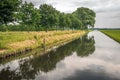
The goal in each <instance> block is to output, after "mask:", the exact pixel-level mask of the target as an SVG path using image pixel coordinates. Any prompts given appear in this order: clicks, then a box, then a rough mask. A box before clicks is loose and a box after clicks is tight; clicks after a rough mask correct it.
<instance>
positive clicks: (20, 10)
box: [0, 0, 96, 31]
mask: <svg viewBox="0 0 120 80" xmlns="http://www.w3.org/2000/svg"><path fill="white" fill-rule="evenodd" d="M95 16H96V14H95V12H94V11H93V10H91V9H89V8H84V7H81V8H77V10H76V11H74V12H73V13H62V12H60V11H58V10H56V9H55V8H54V7H53V6H51V5H48V4H42V5H40V6H39V9H38V8H35V7H34V5H33V3H27V2H23V1H21V0H1V1H0V31H41V30H46V31H47V30H58V29H59V30H65V29H88V27H94V24H95ZM9 23H12V25H10V24H9Z"/></svg>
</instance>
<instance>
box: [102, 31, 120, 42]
mask: <svg viewBox="0 0 120 80" xmlns="http://www.w3.org/2000/svg"><path fill="white" fill-rule="evenodd" d="M101 32H103V33H104V34H106V35H108V36H109V37H111V38H112V39H114V40H116V41H117V42H119V43H120V30H101Z"/></svg>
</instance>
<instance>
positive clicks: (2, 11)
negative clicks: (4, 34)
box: [0, 0, 21, 24]
mask: <svg viewBox="0 0 120 80" xmlns="http://www.w3.org/2000/svg"><path fill="white" fill-rule="evenodd" d="M20 3H21V1H20V0H0V24H7V23H9V22H12V21H14V20H15V17H14V15H15V14H16V13H17V10H18V8H19V5H20Z"/></svg>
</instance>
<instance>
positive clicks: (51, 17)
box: [39, 4, 58, 31]
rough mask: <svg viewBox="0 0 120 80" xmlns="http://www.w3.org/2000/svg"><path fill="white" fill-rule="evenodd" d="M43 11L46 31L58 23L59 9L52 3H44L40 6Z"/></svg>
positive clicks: (42, 15) (41, 11)
mask: <svg viewBox="0 0 120 80" xmlns="http://www.w3.org/2000/svg"><path fill="white" fill-rule="evenodd" d="M39 10H40V13H41V26H42V27H45V29H46V31H47V30H48V29H49V28H50V27H53V26H56V25H57V22H58V16H57V10H56V9H55V8H53V7H52V6H51V5H47V4H43V5H41V6H40V7H39Z"/></svg>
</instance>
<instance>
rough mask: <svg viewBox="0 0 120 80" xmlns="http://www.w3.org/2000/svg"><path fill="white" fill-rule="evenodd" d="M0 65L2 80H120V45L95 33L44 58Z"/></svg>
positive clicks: (53, 51)
mask: <svg viewBox="0 0 120 80" xmlns="http://www.w3.org/2000/svg"><path fill="white" fill-rule="evenodd" d="M36 52H37V53H36V54H34V55H30V56H27V57H22V58H16V59H14V60H10V61H7V62H4V61H2V62H1V63H0V80H120V44H119V43H117V42H115V41H114V40H112V39H111V38H109V37H108V36H106V35H104V34H103V33H101V32H99V31H92V32H90V33H89V34H88V35H85V36H83V37H80V38H79V39H77V40H74V41H72V42H70V43H68V44H65V45H63V46H60V47H59V48H56V49H53V50H51V51H50V52H48V53H47V54H45V55H38V54H39V50H38V51H36Z"/></svg>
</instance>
